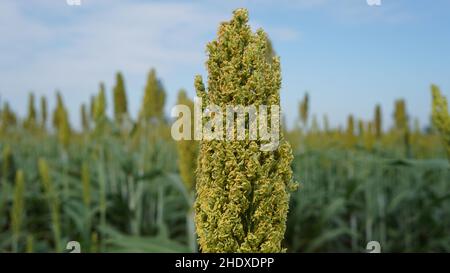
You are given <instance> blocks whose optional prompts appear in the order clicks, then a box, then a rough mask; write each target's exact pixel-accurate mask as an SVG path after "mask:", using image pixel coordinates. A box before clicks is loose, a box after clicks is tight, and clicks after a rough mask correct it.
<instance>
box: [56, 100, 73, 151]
mask: <svg viewBox="0 0 450 273" xmlns="http://www.w3.org/2000/svg"><path fill="white" fill-rule="evenodd" d="M56 99H57V104H56V109H55V110H54V111H53V126H54V128H55V129H56V130H57V134H58V141H59V143H60V144H61V145H62V147H63V148H65V149H67V147H68V146H69V143H70V138H71V128H70V123H69V114H68V112H67V109H66V107H65V105H64V101H63V98H62V96H61V93H60V92H57V94H56Z"/></svg>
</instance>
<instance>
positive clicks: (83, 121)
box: [80, 103, 89, 133]
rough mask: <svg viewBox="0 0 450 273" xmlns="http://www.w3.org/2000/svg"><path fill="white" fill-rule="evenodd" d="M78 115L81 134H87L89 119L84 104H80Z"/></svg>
mask: <svg viewBox="0 0 450 273" xmlns="http://www.w3.org/2000/svg"><path fill="white" fill-rule="evenodd" d="M80 115H81V128H83V132H84V133H87V132H89V117H88V113H87V110H86V104H84V103H83V104H82V105H81V108H80Z"/></svg>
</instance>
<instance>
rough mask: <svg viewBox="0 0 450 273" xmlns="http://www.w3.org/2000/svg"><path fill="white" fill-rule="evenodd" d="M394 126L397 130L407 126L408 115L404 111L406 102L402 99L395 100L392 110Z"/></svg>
mask: <svg viewBox="0 0 450 273" xmlns="http://www.w3.org/2000/svg"><path fill="white" fill-rule="evenodd" d="M394 121H395V128H396V129H397V130H399V131H402V130H405V129H406V127H408V115H407V113H406V102H405V100H403V99H400V100H397V101H395V111H394Z"/></svg>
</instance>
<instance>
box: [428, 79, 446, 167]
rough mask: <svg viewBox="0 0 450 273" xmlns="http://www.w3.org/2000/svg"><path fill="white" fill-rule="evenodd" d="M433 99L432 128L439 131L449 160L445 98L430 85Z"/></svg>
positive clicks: (437, 88) (438, 90) (436, 87)
mask: <svg viewBox="0 0 450 273" xmlns="http://www.w3.org/2000/svg"><path fill="white" fill-rule="evenodd" d="M431 94H432V97H433V105H432V120H433V124H434V126H435V127H436V128H437V129H438V130H439V132H440V133H441V135H442V139H443V140H444V145H445V147H446V149H447V156H448V158H449V160H450V114H449V112H448V104H447V98H446V97H444V96H443V95H442V94H441V91H440V89H439V87H438V86H437V85H434V84H433V85H431Z"/></svg>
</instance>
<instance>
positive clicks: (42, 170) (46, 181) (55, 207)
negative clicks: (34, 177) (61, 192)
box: [38, 158, 62, 252]
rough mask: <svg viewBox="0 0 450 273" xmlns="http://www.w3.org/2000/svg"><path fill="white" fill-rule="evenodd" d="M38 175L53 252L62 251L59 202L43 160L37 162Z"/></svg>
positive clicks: (45, 162)
mask: <svg viewBox="0 0 450 273" xmlns="http://www.w3.org/2000/svg"><path fill="white" fill-rule="evenodd" d="M38 168H39V175H40V178H41V182H42V186H43V188H44V193H45V196H46V199H47V202H48V205H49V208H50V213H51V223H52V231H53V240H54V246H55V251H56V252H59V251H61V250H62V245H61V223H60V202H59V198H58V194H57V192H56V190H55V187H54V185H53V180H52V179H51V177H50V170H49V167H48V164H47V161H46V160H45V159H42V158H41V159H39V160H38Z"/></svg>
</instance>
